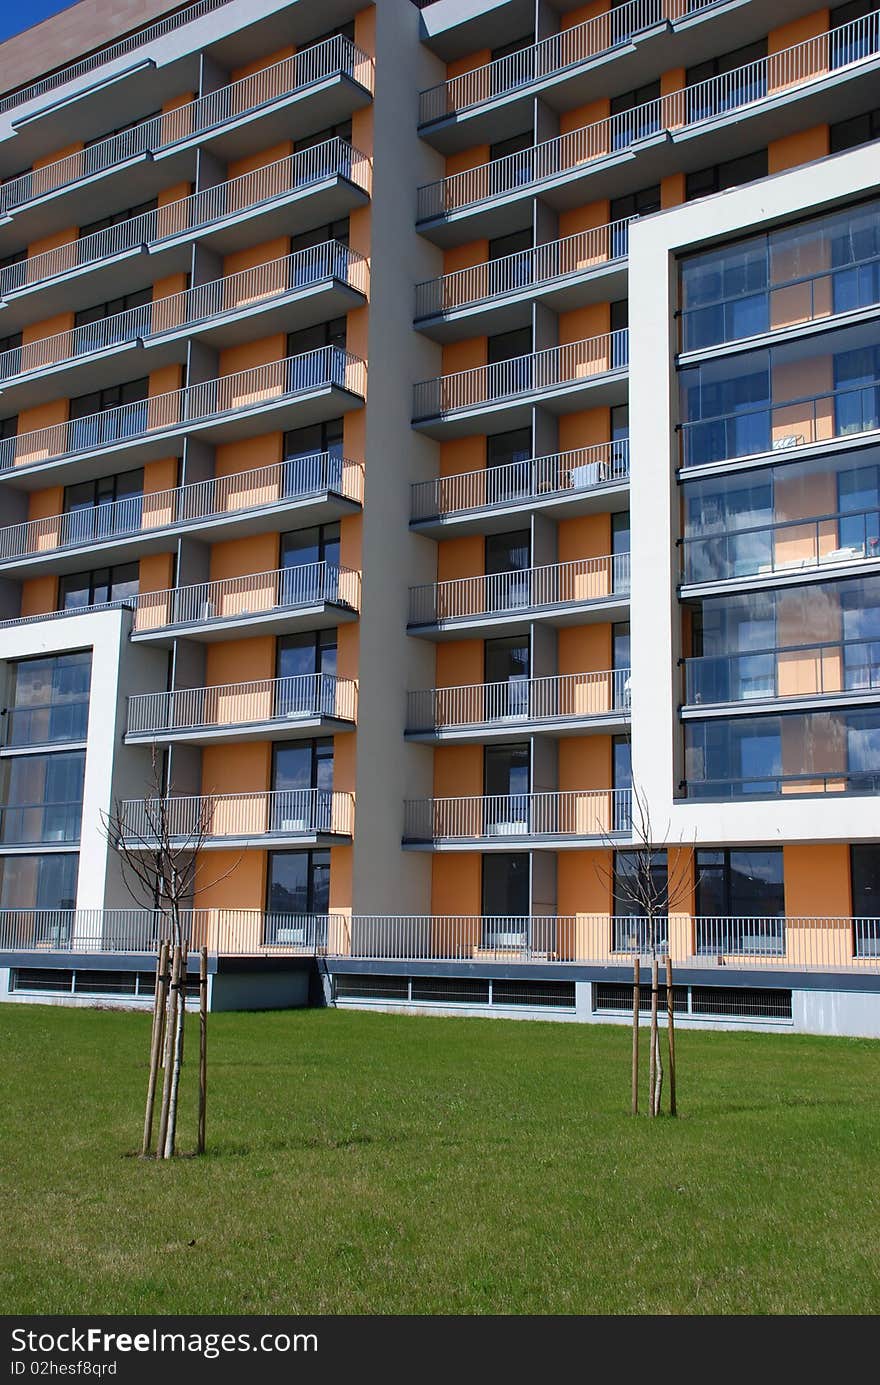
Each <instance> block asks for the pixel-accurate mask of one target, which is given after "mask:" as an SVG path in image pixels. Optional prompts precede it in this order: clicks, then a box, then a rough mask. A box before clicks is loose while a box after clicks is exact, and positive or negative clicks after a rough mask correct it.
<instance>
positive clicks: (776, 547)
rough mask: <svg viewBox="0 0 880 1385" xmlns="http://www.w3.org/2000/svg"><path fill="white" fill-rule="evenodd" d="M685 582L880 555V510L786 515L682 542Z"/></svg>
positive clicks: (704, 580) (809, 566)
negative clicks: (811, 516) (797, 516)
mask: <svg viewBox="0 0 880 1385" xmlns="http://www.w3.org/2000/svg"><path fill="white" fill-rule="evenodd" d="M682 554H683V560H684V561H683V563H682V581H683V582H722V581H725V580H727V579H729V578H732V577H759V576H765V575H767V574H770V573H776V572H786V573H788V572H792V571H794V570H796V569H797V568H812V567H821V566H823V565H826V564H833V565H834V566H835V567H836V566H838V565H839V564H840V563H850V562H861V561H863V560H864V559H866V558H880V510H878V509H874V510H847V511H843V512H840V511H838V512H837V513H834V514H828V515H820V516H819V517H818V518H816V519H784V520H780V521H779V522H778V523H777V524H766V525H755V526H754V527H752V526H750V527H749V528H747V529H735V530H733V531H731V532H729V533H726V534H709V535H706V536H704V537H703V536H701V537H699V538H697V537H693V538H687V539H684V540H683V541H682Z"/></svg>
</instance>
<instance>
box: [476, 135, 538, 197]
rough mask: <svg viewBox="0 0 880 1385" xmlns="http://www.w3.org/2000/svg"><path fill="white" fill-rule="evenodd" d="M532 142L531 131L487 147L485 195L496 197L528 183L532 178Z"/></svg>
mask: <svg viewBox="0 0 880 1385" xmlns="http://www.w3.org/2000/svg"><path fill="white" fill-rule="evenodd" d="M534 142H535V137H534V134H533V132H532V131H531V130H524V131H523V132H522V134H519V135H512V136H511V137H510V139H502V140H498V141H497V142H496V143H495V144H490V146H489V165H490V166H489V181H488V188H487V193H486V195H487V196H489V197H494V196H498V195H499V194H501V193H505V192H512V191H513V189H514V188H518V187H523V186H524V185H525V184H526V183H530V182H531V181H532V178H533V176H534Z"/></svg>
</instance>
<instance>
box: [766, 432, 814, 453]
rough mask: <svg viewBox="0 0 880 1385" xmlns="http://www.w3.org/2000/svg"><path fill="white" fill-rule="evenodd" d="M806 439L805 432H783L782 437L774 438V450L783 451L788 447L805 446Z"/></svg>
mask: <svg viewBox="0 0 880 1385" xmlns="http://www.w3.org/2000/svg"><path fill="white" fill-rule="evenodd" d="M805 441H806V439H805V438H804V435H803V433H783V435H782V437H781V438H774V439H773V451H774V452H782V451H783V450H784V449H785V448H786V447H803V445H804V442H805Z"/></svg>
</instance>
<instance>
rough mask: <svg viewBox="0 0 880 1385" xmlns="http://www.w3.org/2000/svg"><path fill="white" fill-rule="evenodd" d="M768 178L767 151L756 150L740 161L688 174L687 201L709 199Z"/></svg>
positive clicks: (745, 155)
mask: <svg viewBox="0 0 880 1385" xmlns="http://www.w3.org/2000/svg"><path fill="white" fill-rule="evenodd" d="M766 177H767V150H766V149H756V150H755V152H754V153H753V154H743V155H742V157H741V158H738V159H728V160H727V162H726V163H720V164H713V165H712V167H711V168H701V169H700V170H699V171H698V172H696V173H688V175H687V177H686V179H685V201H686V202H692V201H693V200H694V198H696V197H707V196H708V195H709V194H710V193H713V192H723V191H724V190H725V188H738V187H741V186H742V184H743V183H752V182H754V180H755V179H756V178H766Z"/></svg>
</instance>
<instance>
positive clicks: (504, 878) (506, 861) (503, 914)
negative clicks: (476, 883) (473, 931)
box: [481, 851, 531, 947]
mask: <svg viewBox="0 0 880 1385" xmlns="http://www.w3.org/2000/svg"><path fill="white" fill-rule="evenodd" d="M530 891H531V886H530V862H529V853H528V852H527V851H522V852H510V853H508V852H497V853H490V854H488V855H484V856H483V860H482V914H483V936H482V940H481V941H482V946H483V947H522V945H523V942H524V941H525V936H526V931H527V928H528V924H529V915H530V913H531V894H530Z"/></svg>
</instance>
